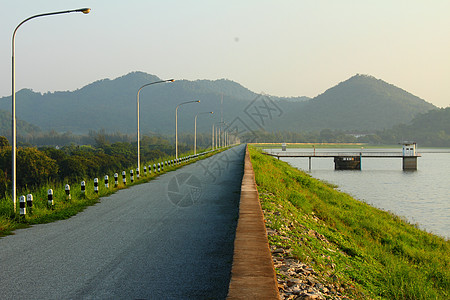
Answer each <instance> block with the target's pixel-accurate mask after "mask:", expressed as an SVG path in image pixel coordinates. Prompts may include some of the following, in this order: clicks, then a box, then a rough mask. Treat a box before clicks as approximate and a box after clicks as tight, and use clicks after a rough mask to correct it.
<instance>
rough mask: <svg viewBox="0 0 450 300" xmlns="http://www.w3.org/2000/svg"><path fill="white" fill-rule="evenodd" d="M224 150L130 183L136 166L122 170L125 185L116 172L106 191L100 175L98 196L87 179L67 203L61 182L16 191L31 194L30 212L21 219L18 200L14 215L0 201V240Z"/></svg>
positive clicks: (74, 188) (72, 191) (8, 203)
mask: <svg viewBox="0 0 450 300" xmlns="http://www.w3.org/2000/svg"><path fill="white" fill-rule="evenodd" d="M223 150H224V149H219V150H218V151H215V152H211V153H208V154H206V155H203V156H200V157H198V158H196V159H192V160H190V161H184V162H182V163H180V164H179V165H174V166H165V167H164V170H163V171H161V172H157V173H155V172H154V171H153V169H152V172H151V174H149V173H147V176H145V175H144V172H143V171H142V172H141V174H140V178H139V179H137V176H136V174H134V182H133V183H131V180H130V172H129V170H130V169H133V170H136V166H134V168H128V169H127V170H126V173H127V175H126V185H125V184H123V183H122V171H123V170H122V171H119V170H118V171H117V173H118V174H119V180H118V181H119V185H118V186H117V187H115V186H114V176H113V174H107V175H108V177H109V188H106V187H105V184H104V176H103V177H99V178H98V187H99V189H98V194H97V193H95V192H94V179H93V178H90V179H87V180H86V192H85V194H83V193H81V182H79V183H76V184H71V185H70V194H71V199H70V200H68V199H67V196H66V192H65V189H64V186H65V183H48V184H46V185H43V186H40V187H39V188H35V189H32V190H23V191H18V193H17V194H18V197H19V196H20V195H27V194H32V195H33V208H32V211H30V210H29V209H27V214H26V217H25V219H23V218H21V217H20V216H19V214H18V213H19V201H18V200H17V203H16V205H17V208H16V213H14V206H13V202H12V200H11V197H6V198H3V199H1V200H0V237H2V236H5V235H7V234H11V233H12V232H13V231H14V230H16V229H18V228H25V227H28V226H30V225H32V224H42V223H49V222H53V221H56V220H62V219H67V218H70V217H71V216H73V215H76V214H77V213H79V212H80V211H82V210H83V209H85V208H86V207H87V206H90V205H94V204H95V203H97V202H98V201H99V199H100V198H101V197H105V196H108V195H111V194H113V193H115V192H116V191H118V190H120V189H123V188H127V187H130V186H133V185H136V184H141V183H145V182H148V181H150V180H152V179H154V178H155V177H157V176H159V175H160V174H164V173H166V172H169V171H173V170H176V169H178V168H180V167H182V166H184V165H187V164H190V163H192V162H194V161H197V160H199V159H204V158H206V157H209V156H211V155H214V154H215V153H218V152H221V151H223ZM191 154H193V153H183V154H182V155H180V157H182V156H188V155H191ZM172 159H175V157H172V156H170V157H169V156H168V157H164V158H162V159H158V160H155V161H150V162H146V163H145V164H144V163H142V168H143V166H144V165H146V166H148V165H152V166H153V164H156V165H158V162H162V161H168V160H172ZM49 189H53V201H54V207H53V209H51V208H49V207H48V194H47V192H48V190H49Z"/></svg>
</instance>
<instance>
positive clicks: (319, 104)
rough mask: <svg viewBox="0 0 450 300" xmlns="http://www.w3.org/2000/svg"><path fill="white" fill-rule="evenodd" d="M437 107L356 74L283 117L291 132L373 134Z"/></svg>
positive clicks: (375, 80)
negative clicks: (324, 130)
mask: <svg viewBox="0 0 450 300" xmlns="http://www.w3.org/2000/svg"><path fill="white" fill-rule="evenodd" d="M431 109H436V107H435V106H434V105H432V104H431V103H428V102H426V101H424V100H423V99H420V98H419V97H416V96H414V95H412V94H410V93H408V92H406V91H404V90H402V89H400V88H398V87H396V86H394V85H392V84H389V83H386V82H384V81H382V80H380V79H376V78H374V77H372V76H367V75H355V76H353V77H351V78H350V79H348V80H346V81H344V82H341V83H339V84H338V85H336V86H334V87H332V88H330V89H328V90H327V91H325V92H324V93H323V94H321V95H318V96H317V97H315V98H313V99H311V100H310V101H307V102H304V103H300V105H292V104H290V105H289V106H287V107H286V109H285V110H284V111H285V112H286V113H285V115H284V116H283V117H284V118H285V119H286V120H287V121H288V123H289V124H290V126H291V130H293V129H296V130H297V131H302V130H321V129H324V128H330V129H342V130H362V131H372V130H375V129H383V128H390V127H392V126H394V125H396V124H400V123H408V122H409V121H411V119H412V118H413V117H414V116H415V115H417V114H418V113H424V112H427V111H429V110H431Z"/></svg>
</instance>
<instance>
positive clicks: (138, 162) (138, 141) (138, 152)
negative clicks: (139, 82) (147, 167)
mask: <svg viewBox="0 0 450 300" xmlns="http://www.w3.org/2000/svg"><path fill="white" fill-rule="evenodd" d="M174 81H175V79H167V80H159V81H155V82H150V83H147V84H144V85H143V86H141V87H140V88H139V90H138V92H137V103H136V107H137V169H138V170H141V144H140V143H141V138H140V130H139V115H140V111H139V94H140V92H141V90H142V89H143V88H145V87H146V86H149V85H152V84H157V83H164V82H174Z"/></svg>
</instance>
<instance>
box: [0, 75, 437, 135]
mask: <svg viewBox="0 0 450 300" xmlns="http://www.w3.org/2000/svg"><path fill="white" fill-rule="evenodd" d="M175 79H176V78H175ZM157 80H160V79H159V78H158V77H156V76H154V75H150V74H146V73H143V72H132V73H129V74H127V75H125V76H122V77H119V78H116V79H114V80H110V79H104V80H99V81H96V82H94V83H92V84H89V85H87V86H85V87H83V88H80V89H78V90H75V91H72V92H68V91H67V92H54V93H45V94H40V93H35V92H33V91H31V90H26V89H25V90H21V91H19V92H17V94H16V98H17V101H16V107H17V108H16V114H17V117H18V118H20V119H22V120H25V121H26V122H29V123H32V124H35V125H37V126H39V127H40V128H41V129H42V130H51V129H53V130H56V131H58V132H66V131H71V132H73V133H87V132H89V130H97V131H98V130H101V129H105V130H106V131H107V132H117V131H120V132H123V133H135V132H136V96H137V91H138V89H139V87H141V86H142V85H144V84H147V83H149V82H153V81H157ZM222 96H223V118H224V120H227V121H228V122H231V121H232V120H234V119H235V118H236V117H240V118H243V116H245V113H244V112H245V110H246V108H248V107H249V105H250V106H251V105H253V104H254V102H252V101H253V100H255V99H257V98H258V94H256V93H255V92H253V91H250V90H248V89H247V88H245V87H243V86H242V85H240V84H238V83H236V82H233V81H230V80H226V79H220V80H214V81H211V80H196V81H188V80H179V81H177V80H176V81H175V82H173V83H162V84H156V85H152V86H149V87H146V88H144V89H143V90H142V91H141V93H140V108H141V123H140V125H141V131H142V132H143V133H148V132H156V133H162V134H173V133H174V127H175V126H174V123H175V120H174V119H175V107H176V106H177V105H178V104H179V103H181V102H186V101H192V100H200V101H201V102H200V103H198V104H197V103H196V104H188V105H183V106H182V107H180V109H179V111H178V113H179V116H178V117H179V119H178V120H179V130H180V132H192V131H193V126H194V116H195V115H196V114H197V113H198V112H207V111H214V115H212V116H207V115H203V116H201V117H199V120H198V130H199V131H203V132H205V131H207V130H209V131H210V130H211V124H212V123H213V122H219V121H220V108H221V106H220V102H221V98H222ZM267 98H268V99H270V100H271V101H273V103H275V104H276V105H277V106H278V109H279V111H277V113H276V114H273V115H272V116H271V118H272V119H270V118H269V119H267V120H265V123H264V129H265V130H267V131H273V130H289V131H309V130H320V129H325V128H330V129H343V130H376V129H384V128H390V127H392V126H394V125H396V124H400V123H408V122H409V121H411V120H412V118H413V117H414V116H415V115H416V114H418V113H424V112H427V111H428V110H430V109H434V108H435V107H434V106H433V105H432V104H430V103H427V102H425V101H424V100H422V99H420V98H418V97H416V96H414V95H412V94H410V93H408V92H406V91H404V90H401V89H400V88H397V87H395V86H393V85H390V84H388V83H386V82H384V81H382V80H378V79H375V78H374V77H371V76H364V75H357V76H354V77H352V78H350V79H348V80H346V81H344V82H342V83H340V84H338V85H337V86H335V87H333V88H331V89H329V90H327V91H326V92H324V93H323V94H321V95H319V96H317V97H315V98H313V99H309V98H307V97H292V98H283V97H274V96H267ZM252 103H253V104H252ZM0 109H3V110H6V111H8V110H10V97H4V98H1V99H0ZM255 109H260V108H259V107H258V108H255ZM247 112H248V111H247ZM261 113H267V112H264V111H261Z"/></svg>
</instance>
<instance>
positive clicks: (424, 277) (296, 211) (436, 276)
mask: <svg viewBox="0 0 450 300" xmlns="http://www.w3.org/2000/svg"><path fill="white" fill-rule="evenodd" d="M249 149H250V154H251V160H252V164H253V168H254V170H255V179H256V183H257V185H258V192H259V196H260V201H261V205H262V208H263V210H264V213H265V218H266V226H267V227H268V231H269V232H271V233H275V234H269V243H270V245H271V247H272V249H274V248H277V249H278V248H282V249H284V252H285V253H287V254H286V255H288V256H291V257H295V258H296V259H298V260H299V261H301V262H303V263H305V264H308V265H311V266H313V268H314V271H315V272H316V273H317V274H318V275H319V277H320V280H321V281H322V282H321V284H323V285H327V286H333V287H335V288H336V290H337V291H339V292H340V294H342V296H346V297H349V298H353V299H449V298H450V264H449V263H450V242H449V241H448V240H445V239H444V238H442V237H439V236H436V235H433V234H430V233H427V232H425V231H422V230H420V229H418V228H417V227H416V226H414V225H412V224H409V223H408V222H406V221H405V220H403V219H402V218H400V217H398V216H396V215H393V214H391V213H389V212H385V211H382V210H379V209H376V208H374V207H372V206H370V205H368V204H365V203H363V202H361V201H358V200H356V199H354V198H352V197H350V196H349V195H347V194H345V193H342V192H339V191H337V190H336V187H335V186H332V185H330V184H328V183H326V182H322V181H319V180H316V179H314V178H312V177H311V176H309V175H308V174H306V173H304V172H302V171H300V170H297V169H295V168H293V167H291V166H289V165H288V164H287V163H285V162H282V161H279V160H276V159H274V158H271V157H269V156H266V155H263V154H262V153H261V152H260V151H259V150H257V149H255V148H254V147H249ZM276 271H277V276H278V277H279V279H280V278H281V277H283V276H284V275H283V274H284V273H283V270H279V269H277V270H276Z"/></svg>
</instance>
